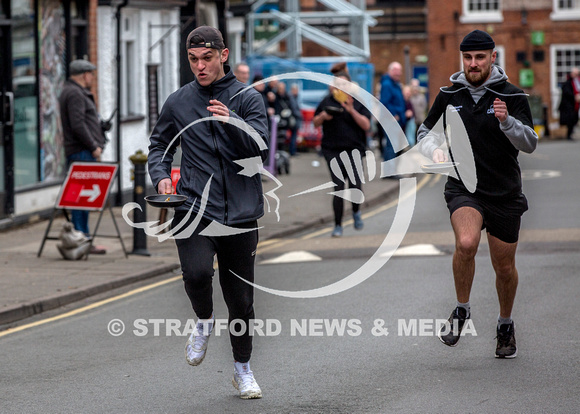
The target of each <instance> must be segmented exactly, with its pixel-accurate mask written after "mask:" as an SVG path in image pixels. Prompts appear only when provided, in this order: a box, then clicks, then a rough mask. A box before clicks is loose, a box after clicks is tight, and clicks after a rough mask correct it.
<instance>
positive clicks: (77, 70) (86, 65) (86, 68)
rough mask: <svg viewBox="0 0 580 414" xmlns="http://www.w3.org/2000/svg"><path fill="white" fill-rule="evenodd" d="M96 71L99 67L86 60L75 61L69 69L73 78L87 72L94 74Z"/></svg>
mask: <svg viewBox="0 0 580 414" xmlns="http://www.w3.org/2000/svg"><path fill="white" fill-rule="evenodd" d="M96 69H97V67H96V66H95V65H93V64H92V63H91V62H89V61H88V60H84V59H77V60H73V61H72V62H71V63H70V65H69V67H68V71H69V74H70V75H71V76H74V75H80V74H81V73H85V72H92V71H93V70H96Z"/></svg>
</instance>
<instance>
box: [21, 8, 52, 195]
mask: <svg viewBox="0 0 580 414" xmlns="http://www.w3.org/2000/svg"><path fill="white" fill-rule="evenodd" d="M12 28H13V29H12V90H13V92H14V186H15V188H17V189H18V188H22V187H25V186H29V185H32V184H36V183H37V182H38V181H39V178H40V177H39V162H38V155H39V142H38V95H37V89H36V82H37V80H36V74H37V66H36V48H35V26H34V2H33V1H32V0H18V1H14V2H12ZM52 51H54V48H53V49H52V50H51V51H49V52H48V53H50V52H52Z"/></svg>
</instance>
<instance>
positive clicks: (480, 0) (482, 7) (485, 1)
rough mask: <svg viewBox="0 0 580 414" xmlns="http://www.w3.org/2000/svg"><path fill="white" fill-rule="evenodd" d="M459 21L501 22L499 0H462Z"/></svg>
mask: <svg viewBox="0 0 580 414" xmlns="http://www.w3.org/2000/svg"><path fill="white" fill-rule="evenodd" d="M460 22H461V23H500V22H503V15H502V13H501V0H463V14H462V16H461V17H460Z"/></svg>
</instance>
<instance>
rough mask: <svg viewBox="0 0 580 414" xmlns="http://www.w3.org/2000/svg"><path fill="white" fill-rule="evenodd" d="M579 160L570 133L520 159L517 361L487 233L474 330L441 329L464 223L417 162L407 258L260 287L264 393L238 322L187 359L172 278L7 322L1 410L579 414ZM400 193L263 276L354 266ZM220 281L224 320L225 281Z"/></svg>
mask: <svg viewBox="0 0 580 414" xmlns="http://www.w3.org/2000/svg"><path fill="white" fill-rule="evenodd" d="M579 159H580V144H579V143H566V142H560V143H545V144H542V145H540V147H539V148H538V150H537V152H536V153H534V154H533V155H525V154H522V155H521V157H520V162H521V164H522V169H523V171H524V176H525V181H524V190H525V193H526V195H527V196H528V199H529V203H530V211H528V212H527V213H526V214H525V215H524V220H523V226H522V237H521V242H520V248H519V251H518V256H517V266H518V270H519V274H520V286H519V290H518V295H517V298H516V305H515V309H514V314H513V317H514V320H515V321H516V337H517V340H518V357H517V358H516V359H514V360H497V359H495V358H494V350H495V339H494V337H495V319H496V317H497V313H498V305H497V297H496V293H495V284H494V276H493V271H492V268H491V264H490V261H489V256H488V254H487V246H486V244H485V237H484V242H483V243H482V245H481V247H480V252H479V254H478V257H477V260H476V277H475V282H474V286H473V294H472V298H471V303H472V314H473V331H472V332H471V333H469V334H468V335H466V336H465V337H464V338H462V339H461V340H460V342H459V344H458V346H457V347H455V348H449V347H446V346H444V345H443V344H441V343H440V342H439V340H438V339H437V338H436V336H435V332H436V329H435V328H434V324H435V323H436V319H444V318H447V316H448V315H449V313H450V311H451V310H452V308H453V306H454V289H453V284H452V276H451V273H450V269H451V253H452V251H453V237H452V234H451V231H450V226H449V220H448V216H447V211H446V209H445V206H444V204H443V199H442V190H443V185H444V180H443V179H438V178H437V177H438V176H435V175H434V176H428V177H425V176H419V177H418V178H417V182H418V187H420V189H419V190H418V191H417V195H416V202H415V204H414V211H413V219H412V222H411V225H410V228H409V231H408V232H407V235H406V237H405V239H404V240H403V243H402V248H400V249H399V254H400V253H401V252H406V253H407V254H409V255H408V256H402V255H395V256H393V257H392V258H391V259H390V260H388V261H387V262H386V263H385V264H384V265H383V267H382V268H381V269H380V270H379V271H378V272H376V274H374V275H372V276H371V277H370V278H368V279H367V280H365V281H363V282H362V283H360V284H358V285H356V286H354V287H352V288H351V289H348V290H346V291H344V292H342V293H338V294H335V295H331V296H325V297H320V298H315V299H301V298H286V297H281V296H278V295H274V294H270V293H266V292H262V291H260V290H258V291H257V292H256V317H257V319H258V320H259V321H261V322H263V323H264V327H263V329H262V330H255V333H256V335H255V340H254V348H255V349H254V353H253V358H252V369H253V370H254V372H255V374H256V379H257V380H258V383H259V384H260V386H261V387H262V391H263V393H264V398H263V399H262V400H254V401H242V400H240V399H239V398H238V397H237V396H236V393H235V390H234V388H233V387H232V385H231V375H232V370H233V367H232V356H231V349H230V345H229V339H228V336H227V334H226V330H222V331H221V333H220V335H216V336H215V337H212V339H211V340H210V348H209V351H208V354H207V357H206V360H205V361H204V362H203V364H202V365H200V366H199V367H195V368H194V367H190V366H188V365H187V364H186V363H185V361H184V356H183V348H184V345H185V341H186V337H187V332H186V331H187V328H188V326H191V325H188V323H189V322H188V318H192V317H193V315H192V313H191V310H190V306H189V303H188V300H187V298H186V296H185V293H184V292H183V288H182V284H181V283H180V282H179V280H174V279H167V278H165V279H161V283H162V284H160V285H159V286H155V287H152V288H150V289H147V288H146V287H145V288H144V289H143V290H142V291H140V292H128V293H126V294H125V296H124V297H121V298H115V297H113V298H109V299H108V302H107V303H95V304H93V306H94V307H93V308H92V309H87V310H84V309H82V308H81V309H80V310H76V311H73V313H74V312H78V313H76V314H74V315H71V316H67V317H63V318H61V319H59V320H55V321H52V322H49V323H44V324H40V325H38V326H32V327H29V328H28V329H24V330H22V331H20V332H16V333H12V334H10V335H5V336H1V333H0V358H1V360H2V367H1V371H0V372H1V375H0V407H1V409H0V411H1V412H3V413H23V412H26V413H36V412H38V413H40V412H42V413H46V412H59V413H68V412H70V413H78V412H82V413H103V412H110V413H145V412H146V413H165V412H166V413H194V412H195V413H243V412H252V413H390V412H393V413H495V412H507V413H577V412H579V411H580V407H579V403H580V396H579V395H580V394H579V393H578V389H579V385H580V375H579V374H580V334H579V332H578V329H579V326H578V323H577V315H578V314H580V301H578V292H579V291H580V279H579V273H580V272H579V270H580V255H579V254H578V251H579V249H580V220H579V218H578V213H577V212H578V202H579V201H580V200H579V198H580V197H579V195H580V180H579V179H578V178H579V177H580V163H579V162H578V160H579ZM392 204H393V205H394V206H393V207H391V208H387V207H388V205H385V206H383V207H382V208H379V209H377V210H375V211H365V216H366V219H365V229H364V230H363V231H362V232H354V230H353V229H352V227H351V226H347V228H346V230H345V236H344V237H343V238H342V239H340V240H334V239H330V237H329V232H328V230H329V229H313V230H312V231H310V232H308V233H304V234H301V235H297V236H296V237H294V238H293V239H284V240H279V241H273V242H271V243H268V244H266V245H265V246H264V247H263V248H262V249H261V250H260V251H259V254H258V261H259V262H260V263H262V262H264V261H266V260H272V259H274V260H275V261H276V259H278V261H279V260H280V257H281V256H282V255H284V254H287V253H289V252H304V251H306V252H308V253H309V255H305V254H304V253H298V254H296V253H294V254H293V255H290V259H292V257H294V258H296V257H301V258H302V259H301V260H305V258H309V259H310V260H312V261H297V262H289V263H279V262H278V263H276V262H275V263H270V264H267V263H263V264H259V265H258V266H257V271H256V281H257V283H259V284H260V285H263V286H266V287H269V288H272V289H280V290H293V291H295V290H308V289H315V288H320V287H321V286H326V285H329V284H332V283H334V282H337V281H339V280H341V279H344V278H345V277H346V276H347V275H349V274H351V273H352V272H354V271H356V270H357V269H358V268H360V267H361V266H363V265H364V264H365V263H366V262H367V261H368V260H369V258H370V257H371V256H372V255H373V253H374V252H375V251H376V250H377V249H378V247H379V245H380V244H381V242H382V240H383V239H384V237H385V234H386V232H387V231H388V230H389V229H390V228H391V226H392V224H393V220H394V214H395V209H396V206H395V202H393V203H392ZM418 245H420V246H418ZM285 257H286V258H288V256H285ZM290 259H289V260H290ZM319 259H320V260H319ZM294 260H296V259H294ZM214 295H215V301H216V310H215V312H216V315H217V318H218V319H222V320H223V319H225V318H227V316H226V315H227V314H226V310H225V305H224V304H223V301H222V300H221V292H220V290H219V287H217V284H216V289H215V292H214ZM67 310H69V309H67ZM115 320H118V321H121V322H122V323H123V324H124V326H125V329H124V332H123V333H122V334H121V335H118V336H115V335H112V334H111V333H110V330H113V331H114V330H115V329H117V328H118V327H119V326H120V325H119V324H118V322H113V323H111V321H115ZM39 321H40V322H42V319H39ZM415 323H416V325H414V324H415ZM268 327H269V328H270V331H268V330H267V328H268ZM414 327H415V328H416V329H414ZM216 333H217V332H216ZM387 333H388V334H387Z"/></svg>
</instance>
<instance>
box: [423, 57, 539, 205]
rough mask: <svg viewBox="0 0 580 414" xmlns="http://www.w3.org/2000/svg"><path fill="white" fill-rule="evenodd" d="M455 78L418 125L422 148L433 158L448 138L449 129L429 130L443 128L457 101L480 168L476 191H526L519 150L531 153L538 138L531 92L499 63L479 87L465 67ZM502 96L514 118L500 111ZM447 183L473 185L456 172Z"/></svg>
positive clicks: (449, 185) (492, 193)
mask: <svg viewBox="0 0 580 414" xmlns="http://www.w3.org/2000/svg"><path fill="white" fill-rule="evenodd" d="M451 80H452V82H453V85H452V86H450V87H448V88H442V89H441V92H440V93H439V94H438V95H437V97H436V98H435V102H434V103H433V106H432V107H431V109H430V111H429V115H428V116H427V118H426V119H425V121H424V122H423V124H422V125H421V127H420V128H419V131H417V138H418V142H419V149H420V151H421V152H422V153H423V154H424V155H425V156H427V157H429V158H431V155H432V153H433V150H434V149H435V148H437V147H438V146H439V145H441V144H442V143H443V142H444V138H442V135H443V134H437V133H436V134H434V135H427V134H428V132H429V131H430V130H431V129H433V128H435V129H438V128H436V125H437V124H438V123H440V122H441V119H442V115H443V113H444V112H445V110H446V108H447V105H451V106H453V108H454V111H456V112H457V113H458V114H459V116H460V117H461V120H462V121H463V125H464V126H465V130H466V132H467V134H468V137H469V143H470V145H471V150H472V152H473V158H474V161H475V170H476V174H477V188H476V190H475V195H476V196H484V197H498V198H504V197H507V198H509V197H514V196H517V195H519V194H521V193H522V179H521V172H520V166H519V163H518V159H517V157H518V153H519V150H522V151H525V152H527V153H531V152H532V151H533V150H534V149H535V147H536V144H537V141H538V136H537V134H536V133H535V132H534V124H533V121H532V114H531V111H530V106H529V104H528V100H527V99H526V96H525V94H524V93H523V91H522V90H521V89H519V88H517V87H515V86H514V85H512V84H511V83H509V82H507V76H506V75H505V73H504V72H503V69H501V68H500V67H498V66H494V67H493V71H492V75H491V76H490V78H489V79H488V80H487V81H486V82H485V83H484V84H483V85H482V86H480V87H478V88H475V87H473V86H472V85H470V84H469V83H468V82H467V80H466V79H465V76H464V75H463V73H462V72H458V73H456V74H454V75H453V76H452V77H451ZM496 98H499V99H501V100H502V101H504V102H505V103H506V105H507V109H508V119H507V120H506V121H504V122H500V121H499V120H498V119H497V118H496V117H495V112H494V110H493V102H494V100H495V99H496ZM444 128H445V126H443V127H442V128H441V129H440V131H443V130H444ZM451 146H452V147H453V143H452V144H451ZM451 150H452V151H453V148H452V149H451ZM446 188H447V189H457V190H460V191H467V189H466V188H465V185H464V183H463V182H462V181H460V180H458V179H456V178H454V177H451V176H449V178H448V182H447V186H446Z"/></svg>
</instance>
